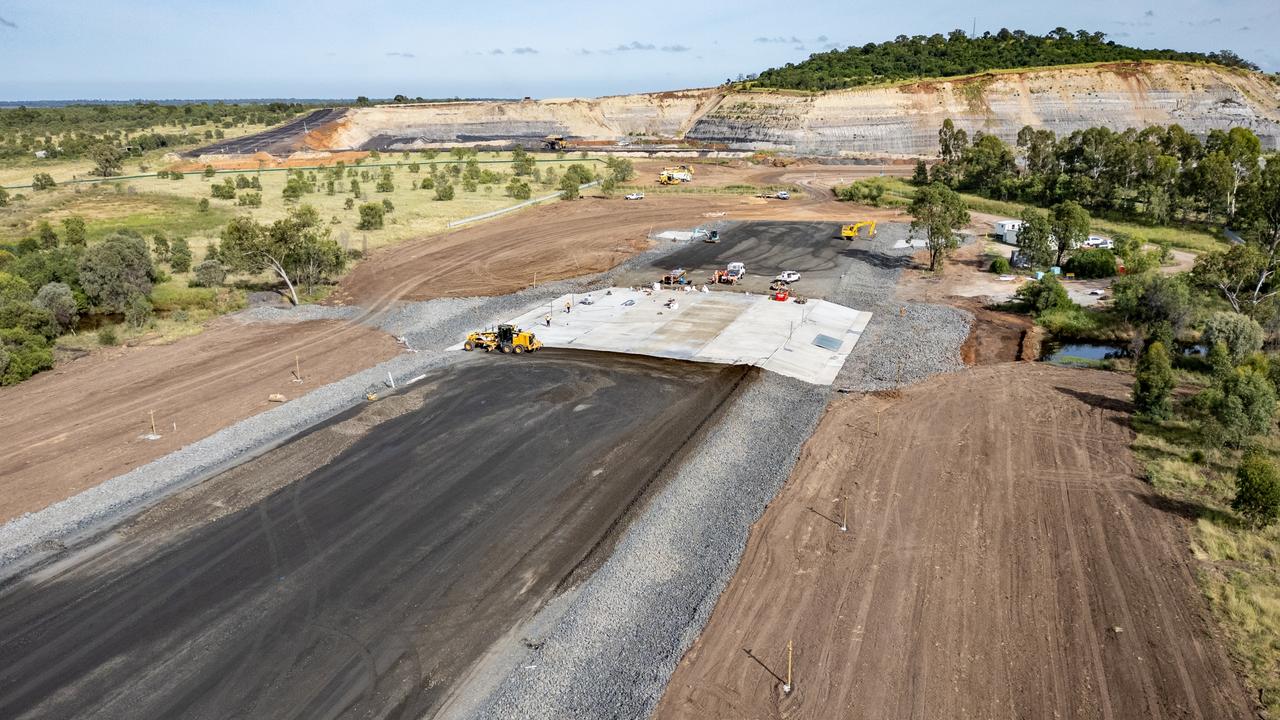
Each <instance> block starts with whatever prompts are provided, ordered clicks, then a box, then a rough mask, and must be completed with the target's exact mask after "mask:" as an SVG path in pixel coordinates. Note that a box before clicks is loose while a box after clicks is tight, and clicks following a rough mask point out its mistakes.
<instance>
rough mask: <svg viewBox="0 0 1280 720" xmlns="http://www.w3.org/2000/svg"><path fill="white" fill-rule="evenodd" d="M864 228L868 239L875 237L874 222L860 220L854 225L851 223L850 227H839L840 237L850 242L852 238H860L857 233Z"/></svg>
mask: <svg viewBox="0 0 1280 720" xmlns="http://www.w3.org/2000/svg"><path fill="white" fill-rule="evenodd" d="M864 227H865V228H866V229H867V237H868V238H873V237H875V236H876V221H875V220H860V221H858V222H856V223H853V224H852V225H845V226H844V227H841V228H840V237H844V238H849V239H851V240H852V239H853V238H856V237H860V235H859V233H860V232H861V231H862V228H864Z"/></svg>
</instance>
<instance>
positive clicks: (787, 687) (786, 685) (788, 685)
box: [782, 640, 791, 695]
mask: <svg viewBox="0 0 1280 720" xmlns="http://www.w3.org/2000/svg"><path fill="white" fill-rule="evenodd" d="M782 692H783V693H785V694H787V695H790V694H791V641H790V640H788V641H787V681H786V682H784V683H782Z"/></svg>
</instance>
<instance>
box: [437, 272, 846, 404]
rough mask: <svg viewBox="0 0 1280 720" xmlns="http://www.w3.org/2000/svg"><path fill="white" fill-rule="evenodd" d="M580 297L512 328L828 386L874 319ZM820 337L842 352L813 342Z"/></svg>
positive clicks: (717, 300) (741, 304)
mask: <svg viewBox="0 0 1280 720" xmlns="http://www.w3.org/2000/svg"><path fill="white" fill-rule="evenodd" d="M584 297H586V296H582V295H575V296H570V295H565V296H561V297H560V298H557V299H556V300H555V301H553V302H552V303H551V304H549V305H542V306H540V307H537V308H533V309H531V310H529V311H528V312H526V313H524V314H522V315H520V316H519V317H516V318H513V319H512V320H511V321H510V322H511V323H512V324H514V325H517V326H519V327H521V328H526V329H530V330H533V331H534V332H536V333H537V335H538V339H539V340H541V341H542V342H543V344H544V345H546V346H547V347H562V348H577V349H582V350H599V351H604V352H618V353H630V354H637V355H652V356H655V357H665V358H674V359H680V360H692V361H695V362H709V363H721V364H732V365H756V366H758V367H762V368H764V369H765V370H769V371H772V372H776V373H779V374H782V375H786V376H788V377H794V378H799V379H801V380H804V381H806V382H810V383H814V384H819V385H829V384H831V383H832V381H834V380H835V377H836V373H838V372H839V371H840V368H841V366H843V365H844V361H845V359H846V358H847V357H848V356H849V353H850V352H852V350H853V346H854V344H855V343H857V341H858V338H859V337H860V336H861V335H862V332H863V330H865V329H866V327H867V323H868V322H869V321H870V320H871V313H868V312H863V311H859V310H854V309H853V308H848V307H844V306H843V305H837V304H836V303H831V302H826V301H824V300H810V301H808V302H807V303H804V304H798V303H795V302H792V301H787V302H778V301H776V300H773V299H772V297H771V296H769V295H759V294H755V295H753V294H747V293H738V292H731V291H725V290H712V291H709V292H705V293H704V292H698V291H687V292H686V291H684V290H659V291H657V292H651V291H642V290H632V289H629V288H610V289H608V290H607V291H599V292H595V293H592V294H591V295H590V298H591V300H592V304H589V305H586V304H582V300H583V299H584ZM566 303H572V304H571V305H570V307H571V310H570V312H567V313H566V312H565V304H566ZM547 315H550V316H551V325H550V326H549V327H548V326H547V324H546V317H547ZM820 334H821V335H826V336H828V337H831V338H835V339H836V340H838V341H839V346H838V347H837V348H836V349H834V350H830V349H826V348H823V347H820V346H819V345H817V344H815V339H816V338H817V337H818V335H820ZM457 347H461V346H460V345H459V346H457Z"/></svg>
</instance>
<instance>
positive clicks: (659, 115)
mask: <svg viewBox="0 0 1280 720" xmlns="http://www.w3.org/2000/svg"><path fill="white" fill-rule="evenodd" d="M946 118H953V119H954V120H955V121H956V124H957V125H959V126H961V127H963V128H966V129H967V130H969V131H970V132H971V133H972V132H975V131H977V130H981V131H983V132H986V133H994V134H996V135H999V136H1001V137H1002V138H1004V139H1006V140H1012V139H1013V138H1014V136H1015V135H1016V134H1017V132H1018V130H1019V129H1020V128H1021V127H1023V126H1024V125H1033V126H1036V127H1044V128H1048V129H1051V130H1053V131H1055V132H1057V133H1058V134H1059V135H1065V134H1069V133H1070V132H1072V131H1074V130H1079V129H1083V128H1086V127H1091V126H1095V125H1105V126H1108V127H1111V128H1113V129H1116V130H1123V129H1124V128H1128V127H1145V126H1147V125H1167V124H1170V123H1179V124H1181V125H1182V126H1183V127H1185V128H1186V129H1187V130H1189V131H1190V132H1193V133H1197V134H1205V133H1208V131H1209V130H1212V129H1227V128H1231V127H1236V126H1242V127H1247V128H1249V129H1250V130H1253V131H1254V132H1255V133H1257V134H1258V135H1259V136H1260V137H1261V138H1263V143H1264V144H1265V145H1266V146H1267V147H1271V148H1275V147H1277V144H1278V143H1280V86H1277V85H1276V84H1275V83H1273V82H1271V81H1269V80H1267V79H1266V78H1265V77H1264V76H1263V75H1261V74H1260V73H1247V72H1243V71H1237V70H1231V69H1227V68H1222V67H1217V66H1211V65H1196V64H1187V63H1168V62H1144V63H1110V64H1101V65H1085V66H1069V67H1059V68H1045V69H1035V70H1023V71H1002V72H992V73H985V74H982V75H977V76H972V77H964V78H953V79H946V80H929V81H921V82H917V83H906V84H899V85H892V86H885V87H872V88H857V89H851V90H841V91H835V92H829V93H821V94H814V95H806V94H801V93H780V92H733V91H726V90H724V89H720V88H709V89H702V90H682V91H676V92H669V93H649V94H640V95H624V96H613V97H603V98H595V99H557V100H542V101H523V102H461V103H437V104H428V105H409V106H386V107H372V108H355V109H352V110H350V111H348V112H347V113H345V114H344V115H343V116H342V117H341V118H340V119H337V120H334V121H331V122H329V123H327V124H324V125H322V126H321V127H319V128H313V129H312V130H311V131H310V132H309V133H307V134H306V135H305V136H303V135H301V134H299V135H298V136H297V138H296V142H297V144H299V145H301V146H304V147H307V148H310V149H312V150H322V151H343V150H360V149H366V150H367V149H372V148H376V149H411V148H416V147H426V146H438V145H471V144H476V143H484V142H490V141H492V142H501V143H511V142H519V143H524V144H536V143H537V142H538V141H540V140H541V139H542V138H543V137H545V136H547V135H563V136H567V137H569V138H570V139H571V141H578V142H582V143H586V144H599V143H614V142H617V141H620V140H626V139H629V138H630V139H634V138H635V137H636V136H642V137H646V138H653V139H658V140H660V141H662V142H669V141H670V140H672V139H683V140H687V141H694V143H695V144H696V145H699V146H701V147H705V148H718V149H729V150H756V149H776V150H782V151H785V152H794V153H797V154H807V155H822V156H840V155H876V156H881V157H883V156H887V155H927V156H933V155H935V154H936V152H937V131H938V126H939V125H940V124H941V123H942V121H943V120H944V119H946ZM641 147H643V146H640V145H634V146H628V147H617V148H614V150H617V151H635V150H637V149H639V148H641Z"/></svg>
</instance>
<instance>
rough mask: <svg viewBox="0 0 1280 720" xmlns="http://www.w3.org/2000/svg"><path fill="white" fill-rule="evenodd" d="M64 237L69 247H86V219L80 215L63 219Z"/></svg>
mask: <svg viewBox="0 0 1280 720" xmlns="http://www.w3.org/2000/svg"><path fill="white" fill-rule="evenodd" d="M62 237H63V240H64V241H65V242H66V244H67V245H75V246H79V247H84V245H85V243H86V242H87V233H86V231H85V223H84V218H82V217H80V216H79V215H72V216H71V217H67V218H63V219H62Z"/></svg>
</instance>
